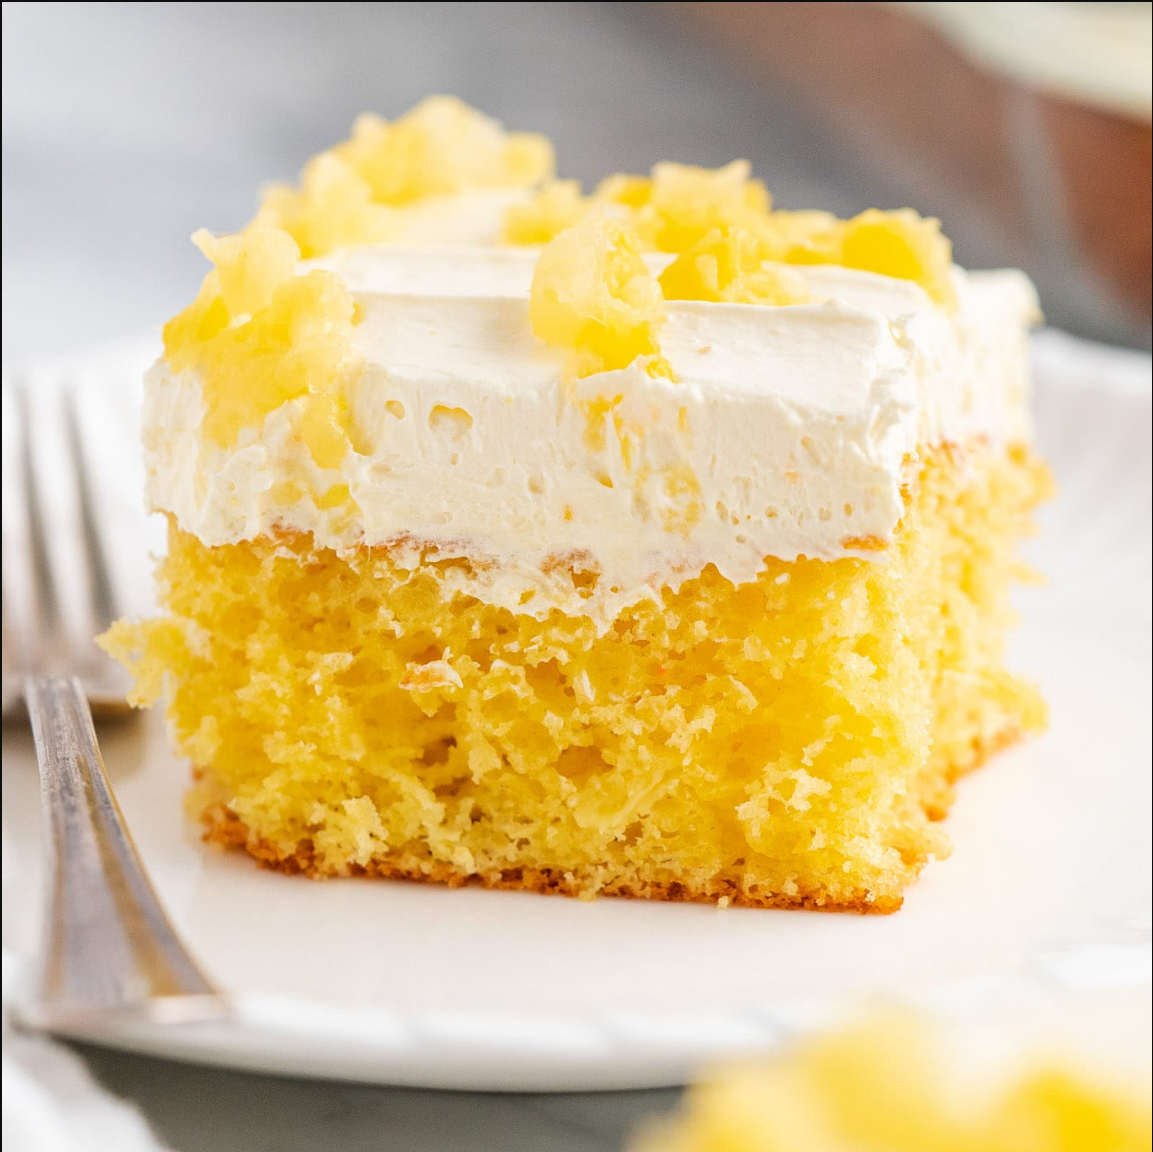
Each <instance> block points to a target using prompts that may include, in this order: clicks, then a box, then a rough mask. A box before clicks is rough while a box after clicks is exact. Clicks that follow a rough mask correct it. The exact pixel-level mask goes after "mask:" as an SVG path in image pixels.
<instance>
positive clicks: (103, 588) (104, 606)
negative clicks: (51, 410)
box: [62, 386, 120, 635]
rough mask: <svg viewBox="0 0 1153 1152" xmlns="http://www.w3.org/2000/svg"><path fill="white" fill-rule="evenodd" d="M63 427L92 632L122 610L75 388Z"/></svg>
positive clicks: (68, 394) (67, 391) (66, 394)
mask: <svg viewBox="0 0 1153 1152" xmlns="http://www.w3.org/2000/svg"><path fill="white" fill-rule="evenodd" d="M62 403H63V408H64V428H65V432H66V433H67V439H68V451H69V455H70V456H71V457H72V473H73V477H74V479H75V483H76V504H77V507H78V508H79V510H80V537H81V543H82V545H83V555H84V567H85V575H86V576H87V580H86V581H85V584H86V585H87V590H88V600H89V609H90V611H91V613H92V627H91V633H92V635H96V633H98V632H102V631H103V630H104V629H105V628H107V627H108V625H109V624H111V623H112V621H113V620H115V619H116V617H117V616H119V615H120V612H119V610H118V608H117V604H116V593H115V590H114V589H113V586H112V577H111V574H110V570H109V566H108V556H107V553H106V552H105V551H104V545H103V544H102V543H101V540H100V531H99V528H98V527H97V521H96V510H95V507H94V506H93V503H92V485H91V473H90V472H89V470H88V460H87V458H86V456H85V453H84V442H83V438H82V437H81V434H80V418H79V414H78V413H77V410H76V394H75V390H74V389H73V388H72V387H71V386H69V387H66V388H64V389H63V395H62Z"/></svg>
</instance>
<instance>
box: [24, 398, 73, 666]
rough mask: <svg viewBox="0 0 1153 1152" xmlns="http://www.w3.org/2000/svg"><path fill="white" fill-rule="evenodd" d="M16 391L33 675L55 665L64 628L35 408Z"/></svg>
mask: <svg viewBox="0 0 1153 1152" xmlns="http://www.w3.org/2000/svg"><path fill="white" fill-rule="evenodd" d="M15 391H16V397H15V398H16V403H17V405H18V407H19V420H20V426H19V432H20V470H21V477H20V478H21V482H22V484H23V488H24V492H23V496H24V512H25V527H26V529H27V532H28V555H29V559H30V561H31V565H32V571H31V574H30V575H31V578H30V580H29V582H28V595H29V601H30V605H29V608H30V610H29V613H28V627H27V630H26V634H25V644H26V650H25V659H26V663H27V666H28V668H29V669H30V670H31V671H33V672H44V671H47V670H48V668H50V667H51V665H52V663H53V661H52V654H51V653H50V652H49V651H48V649H49V647H50V646H56V645H58V643H59V641H58V639H57V638H58V637H59V636H60V633H61V628H62V616H61V612H60V594H59V591H58V589H57V587H56V579H55V577H54V575H53V572H52V558H51V555H50V554H49V551H48V534H47V529H46V525H45V519H44V503H43V500H42V499H41V496H40V482H39V480H38V479H37V477H36V462H35V459H34V456H35V450H34V448H33V443H32V405H31V401H30V399H29V396H28V387H27V385H26V384H21V385H20V386H19V387H18V388H17V389H16V390H15Z"/></svg>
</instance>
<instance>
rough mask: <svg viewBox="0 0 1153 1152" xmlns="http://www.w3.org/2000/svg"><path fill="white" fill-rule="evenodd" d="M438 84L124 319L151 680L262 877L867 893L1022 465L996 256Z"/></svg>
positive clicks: (996, 670) (1021, 344) (993, 712)
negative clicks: (444, 95)
mask: <svg viewBox="0 0 1153 1152" xmlns="http://www.w3.org/2000/svg"><path fill="white" fill-rule="evenodd" d="M550 168H551V149H550V148H549V146H548V145H547V143H546V142H544V141H541V140H540V139H539V138H537V137H530V136H516V135H506V134H504V133H503V132H502V131H501V130H500V129H499V128H498V127H497V126H496V125H494V124H493V123H492V122H490V121H488V120H486V119H485V118H483V117H481V116H479V115H478V114H476V113H474V112H471V111H470V110H468V109H466V108H464V107H463V106H462V105H459V104H457V103H456V102H454V101H448V100H434V101H430V102H426V104H424V105H421V106H420V107H418V108H417V109H415V110H414V111H413V112H412V113H409V114H408V116H406V117H404V118H402V119H401V120H400V121H397V122H396V123H394V124H385V123H384V122H383V121H380V120H376V119H366V120H362V121H360V122H358V126H357V128H356V131H355V132H354V135H353V137H352V140H351V141H349V142H347V143H345V144H343V145H340V146H339V147H338V148H336V149H334V150H333V151H332V152H330V153H326V154H324V155H322V156H320V157H318V158H317V159H315V160H313V161H312V162H311V164H310V165H309V166H308V168H307V169H306V170H305V175H304V179H303V183H302V186H301V188H300V189H285V188H281V189H274V190H272V192H271V193H269V194H268V195H267V197H266V200H265V203H264V205H263V207H262V209H261V211H260V213H259V214H258V216H257V218H256V220H255V221H254V222H253V223H252V224H251V225H250V226H249V227H248V228H246V229H245V230H244V231H243V232H241V233H240V234H239V235H237V236H231V237H224V238H220V239H215V238H213V237H211V236H208V235H207V234H201V235H199V236H198V237H197V238H196V239H197V243H198V244H199V245H200V247H201V248H202V250H203V251H204V252H205V254H206V255H207V256H208V257H209V258H210V259H211V260H212V261H213V263H214V264H215V269H214V270H213V271H212V272H210V273H209V275H208V277H207V278H206V280H205V282H204V285H203V287H202V288H201V291H200V294H199V296H198V297H197V299H196V301H195V302H194V303H193V304H192V305H191V306H190V307H189V308H188V309H187V310H186V311H185V312H183V313H181V314H180V315H179V316H177V317H176V318H175V319H174V320H173V321H171V323H170V324H168V325H167V327H166V328H165V333H164V338H165V354H164V357H163V359H162V360H161V361H160V362H159V363H158V364H157V365H156V366H155V367H154V368H153V369H152V370H151V371H150V372H149V374H148V376H147V379H146V395H145V413H144V427H145V454H146V460H147V474H148V493H147V497H148V501H149V503H150V505H151V507H153V508H154V509H157V510H159V511H162V512H164V513H166V514H167V516H168V519H169V523H170V538H169V539H170V546H169V552H168V556H167V558H166V559H164V560H163V562H162V563H161V565H160V570H159V591H160V602H161V604H162V605H163V609H164V613H163V615H162V616H161V617H159V618H158V619H153V620H148V621H144V622H139V623H122V624H120V625H118V626H117V627H116V628H115V629H114V630H113V631H112V632H111V633H110V635H109V636H108V638H107V639H106V644H107V645H108V647H109V649H110V650H111V651H113V652H114V653H116V654H117V655H118V656H120V657H121V658H122V659H124V660H125V661H126V662H127V663H128V664H129V666H130V667H131V668H132V669H133V670H134V672H135V674H136V677H137V689H136V702H137V703H142V704H143V703H148V702H151V701H153V700H155V699H157V698H158V697H161V696H163V697H165V699H166V701H167V706H168V715H169V718H170V721H171V728H172V731H173V734H174V738H175V740H176V744H177V747H178V749H179V751H180V752H181V753H182V754H183V755H185V756H187V757H188V758H189V759H190V760H191V761H192V764H193V766H194V772H195V776H196V778H197V785H196V787H195V789H194V792H193V799H194V804H195V807H196V809H197V810H198V812H199V813H200V815H201V816H202V817H203V819H204V821H205V822H206V825H207V828H208V836H209V838H210V839H212V840H215V841H218V842H220V843H224V844H234V845H237V846H241V847H244V848H246V849H247V850H248V851H249V852H250V853H252V854H253V855H254V856H256V857H257V858H258V859H260V860H261V861H263V862H265V863H267V864H269V865H272V866H274V867H278V868H282V869H286V870H292V871H303V872H307V873H309V874H312V875H348V874H369V875H374V876H385V877H405V878H410V879H420V880H433V881H440V882H445V883H450V884H459V883H463V882H466V881H469V880H478V881H480V882H481V883H483V884H486V885H489V886H493V887H514V888H528V889H533V890H536V891H555V892H565V893H574V894H580V895H582V896H584V895H587V896H592V895H595V894H598V893H604V894H616V895H631V896H644V897H654V898H664V899H684V900H715V901H718V902H721V903H727V902H730V901H732V902H735V903H742V904H754V905H763V906H783V907H801V906H804V907H822V908H849V909H860V910H878V911H891V910H893V909H895V908H897V907H899V905H900V903H901V899H902V892H903V890H904V888H905V886H906V884H908V882H909V881H910V880H912V879H913V877H915V876H916V874H917V872H918V871H919V870H920V868H921V867H922V865H923V864H924V863H925V861H926V860H927V859H928V858H929V857H930V856H941V855H944V854H945V853H946V852H947V850H948V847H947V841H946V840H945V838H944V836H943V835H942V833H941V831H940V830H939V829H938V828H937V827H936V826H935V824H934V821H936V820H937V819H939V818H940V817H941V816H942V815H944V813H945V811H946V809H947V808H948V805H949V802H950V799H951V796H952V784H953V781H954V780H955V779H956V777H957V776H958V775H959V774H961V773H963V772H965V771H967V770H968V769H970V768H972V767H974V766H975V765H977V764H978V763H980V761H981V760H982V759H983V758H984V757H985V756H987V755H988V754H989V753H990V752H992V751H993V750H995V749H997V748H999V747H1001V746H1003V745H1005V744H1008V743H1010V742H1012V741H1013V740H1016V739H1018V738H1019V737H1020V736H1022V735H1023V734H1025V733H1028V732H1031V731H1035V730H1037V729H1039V728H1040V727H1041V726H1042V725H1043V722H1044V709H1043V705H1042V703H1041V701H1040V699H1039V698H1038V696H1037V694H1036V692H1035V691H1034V689H1033V688H1032V687H1030V686H1029V685H1027V684H1024V683H1022V682H1021V681H1019V680H1018V679H1016V678H1015V677H1013V676H1012V675H1011V674H1010V673H1009V672H1008V671H1007V670H1006V669H1005V667H1004V666H1003V663H1002V641H1003V637H1004V634H1005V630H1006V628H1007V627H1008V625H1009V624H1010V623H1011V620H1012V613H1011V610H1010V607H1009V593H1010V588H1011V585H1012V584H1013V582H1014V581H1015V580H1016V579H1017V578H1019V577H1020V576H1021V575H1022V574H1023V569H1022V567H1021V565H1020V564H1019V562H1018V561H1017V560H1016V559H1015V558H1014V546H1015V543H1016V541H1017V539H1018V538H1019V537H1020V536H1021V535H1022V534H1023V533H1024V532H1026V531H1027V530H1028V527H1029V513H1030V509H1031V508H1032V507H1033V505H1034V504H1035V503H1036V502H1037V500H1038V499H1039V498H1040V497H1041V496H1042V495H1043V494H1044V492H1045V490H1046V486H1047V483H1048V481H1047V476H1046V473H1045V470H1044V468H1043V467H1042V466H1041V465H1040V464H1039V463H1038V461H1037V459H1036V458H1035V457H1034V456H1033V455H1032V452H1031V449H1030V427H1029V417H1028V411H1027V393H1028V381H1027V368H1026V332H1027V328H1028V326H1029V325H1030V323H1031V322H1032V321H1033V319H1034V318H1035V316H1036V305H1035V300H1034V296H1033V292H1032V289H1031V288H1030V286H1029V284H1028V282H1027V281H1026V280H1025V279H1024V277H1022V276H1021V275H1020V274H1018V273H1015V272H996V273H985V274H972V275H967V274H966V273H964V272H962V271H960V270H959V269H957V268H955V267H953V266H952V263H951V259H950V249H949V245H948V242H947V241H946V240H945V239H944V238H943V237H942V236H941V234H940V231H939V229H938V227H937V224H936V222H935V221H931V220H925V219H922V218H920V217H918V216H916V215H915V214H914V213H912V212H909V211H901V212H896V213H881V212H875V211H870V212H866V213H864V214H863V215H862V216H859V217H857V218H855V219H853V220H848V221H843V220H837V219H834V218H833V217H831V216H828V215H826V214H824V213H817V212H798V213H790V212H779V211H775V210H773V209H772V207H771V205H770V202H769V198H768V195H767V193H766V192H765V190H764V188H763V187H762V186H761V185H760V184H759V183H758V182H756V181H753V180H750V179H749V175H748V170H747V166H746V165H744V164H741V163H735V164H732V165H729V166H728V167H726V168H722V169H719V170H717V171H706V170H702V169H694V168H686V167H683V166H680V165H671V164H666V165H658V166H657V168H656V169H654V171H653V173H652V175H651V176H650V177H643V178H642V177H633V176H619V177H611V178H610V179H609V180H607V181H605V182H604V183H603V184H602V185H601V186H600V187H599V188H598V189H597V190H596V191H595V192H594V193H592V194H591V195H589V196H585V195H583V194H582V193H581V191H580V190H579V188H577V187H576V186H575V185H574V184H571V183H569V182H565V181H555V180H552V179H551V178H549V172H550Z"/></svg>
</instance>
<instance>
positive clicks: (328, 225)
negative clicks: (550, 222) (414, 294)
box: [257, 96, 554, 258]
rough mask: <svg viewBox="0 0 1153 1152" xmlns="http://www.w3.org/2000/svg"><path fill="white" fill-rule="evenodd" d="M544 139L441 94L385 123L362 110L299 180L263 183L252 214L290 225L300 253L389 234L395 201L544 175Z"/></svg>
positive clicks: (548, 153) (547, 151)
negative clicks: (296, 183)
mask: <svg viewBox="0 0 1153 1152" xmlns="http://www.w3.org/2000/svg"><path fill="white" fill-rule="evenodd" d="M553 168H554V162H553V148H552V144H551V143H550V142H549V141H548V140H547V139H546V138H545V137H544V136H538V135H535V134H533V133H529V132H507V133H506V132H505V131H504V130H503V129H502V128H501V126H500V125H499V124H498V123H497V122H496V121H495V120H492V119H490V118H489V117H487V116H484V115H482V114H481V113H480V112H477V111H476V110H475V109H473V108H469V107H468V105H466V104H463V103H462V102H461V101H459V100H456V99H454V98H452V97H449V96H433V97H430V98H429V99H427V100H424V101H422V102H421V103H420V104H418V105H417V106H416V107H415V108H413V109H412V111H410V112H408V113H407V114H405V115H404V116H402V117H400V119H399V120H397V121H395V122H394V123H392V124H389V123H388V122H387V121H385V120H383V119H381V118H380V117H379V116H374V115H371V114H368V113H366V114H365V115H363V116H361V117H359V118H358V119H357V121H356V123H355V124H354V125H353V129H352V136H351V138H350V139H348V140H346V141H345V142H344V143H343V144H338V145H337V146H336V147H335V148H333V149H331V150H330V151H328V152H322V153H321V154H320V155H319V156H316V157H314V158H313V159H312V160H311V161H309V163H308V165H307V166H306V167H305V169H304V174H303V177H302V180H301V185H300V187H299V188H292V187H290V186H289V185H285V184H274V185H272V187H270V188H268V189H266V190H265V193H264V198H263V202H262V204H261V208H260V213H259V215H258V217H257V218H258V219H259V220H261V221H263V222H264V223H268V224H274V225H276V226H278V227H280V228H283V229H284V230H285V231H287V232H289V233H291V235H292V237H293V238H294V239H295V240H296V242H297V243H298V244H299V245H300V250H301V253H302V254H303V255H304V256H305V258H308V257H311V256H321V255H324V254H325V253H327V252H332V251H334V250H335V249H337V248H342V247H344V246H346V245H349V244H375V243H380V242H381V241H385V240H387V239H389V237H390V235H391V234H392V232H393V229H394V227H395V223H396V219H397V211H396V210H397V209H398V208H401V207H403V206H404V205H408V204H413V203H415V202H417V201H420V200H424V199H427V198H429V197H431V196H451V195H453V194H455V193H458V192H464V191H467V190H469V189H473V188H521V187H531V186H533V185H536V184H539V183H540V182H541V181H542V180H544V179H547V178H548V177H549V176H551V175H552V172H553Z"/></svg>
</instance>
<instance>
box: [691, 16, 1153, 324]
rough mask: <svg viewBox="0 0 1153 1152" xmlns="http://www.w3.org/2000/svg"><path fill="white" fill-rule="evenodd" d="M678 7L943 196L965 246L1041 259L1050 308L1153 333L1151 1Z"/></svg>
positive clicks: (1066, 318)
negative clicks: (1152, 324)
mask: <svg viewBox="0 0 1153 1152" xmlns="http://www.w3.org/2000/svg"><path fill="white" fill-rule="evenodd" d="M674 7H675V8H676V9H677V10H678V15H679V17H680V18H681V20H682V21H683V22H684V24H685V26H686V27H687V28H688V29H690V30H691V32H692V33H693V34H694V39H697V40H699V39H700V37H699V35H696V34H697V33H701V32H703V33H704V34H705V37H706V39H709V40H712V41H713V42H714V43H716V44H717V45H719V46H721V47H723V48H724V49H726V50H727V51H729V52H730V53H731V54H732V55H733V56H734V58H735V59H737V60H739V61H743V62H744V63H745V64H747V65H752V66H753V67H754V68H755V76H756V79H757V80H758V81H759V82H762V83H764V84H767V85H773V86H780V87H783V88H785V89H787V90H788V91H789V92H790V93H792V94H795V96H796V97H797V98H798V99H799V101H800V103H801V104H802V106H803V107H804V108H806V109H807V110H808V111H809V112H810V113H811V114H813V115H814V116H815V117H817V118H818V119H819V120H820V121H821V122H822V124H823V127H824V129H825V130H826V132H827V133H828V135H829V138H830V142H831V143H832V144H835V145H836V146H837V147H841V148H844V149H845V150H846V153H847V154H848V155H849V156H851V157H852V158H853V159H854V161H856V162H858V163H860V164H862V165H863V167H864V168H865V169H866V170H869V171H871V172H873V173H874V174H875V175H877V176H879V177H880V178H882V179H884V180H886V181H888V182H890V183H891V184H892V186H893V188H894V193H895V198H896V199H904V200H924V201H928V202H931V203H933V204H934V205H935V206H936V207H937V210H938V211H939V212H940V214H941V216H942V219H943V220H944V221H945V224H946V227H948V228H949V230H950V232H951V233H952V235H953V239H954V241H955V242H957V244H958V248H959V251H960V254H961V256H962V258H963V259H968V260H969V261H970V262H972V256H971V254H970V251H969V250H970V249H975V250H982V252H983V253H984V252H992V253H993V255H992V256H990V257H989V259H990V260H993V261H995V262H997V263H1012V264H1016V265H1018V266H1020V267H1022V268H1024V269H1025V270H1026V271H1028V272H1029V273H1030V274H1031V275H1032V276H1033V278H1034V279H1035V280H1036V281H1037V283H1038V287H1039V289H1040V291H1041V295H1042V298H1043V299H1044V300H1045V302H1046V313H1047V315H1048V317H1049V319H1050V321H1051V322H1053V323H1056V324H1058V325H1067V324H1072V323H1074V319H1076V321H1077V322H1079V323H1078V326H1080V327H1081V328H1082V329H1087V330H1088V331H1087V332H1086V334H1096V335H1098V336H1100V337H1102V338H1109V339H1128V340H1130V341H1141V340H1145V341H1148V338H1149V317H1150V282H1151V255H1150V253H1151V246H1153V242H1151V230H1150V229H1151V226H1150V219H1151V207H1150V205H1151V196H1150V187H1151V185H1150V165H1151V147H1150V107H1151V95H1150V91H1151V81H1150V75H1151V71H1150V41H1151V39H1153V25H1151V17H1150V5H1149V4H1139V3H1128V4H1125V3H1122V4H1058V3H1037V4H993V3H971V4H966V3H942V4H921V3H913V4H847V3H832V4H811V3H806V4H764V3H755V4H735V3H721V4H715V3H714V4H695V3H694V4H678V5H675V6H674ZM1102 288H1104V289H1105V292H1104V296H1105V297H1106V298H1107V299H1110V298H1111V300H1112V302H1113V310H1112V311H1108V310H1107V309H1106V310H1103V309H1102V306H1101V304H1100V302H1099V296H1100V295H1101V290H1102Z"/></svg>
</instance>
